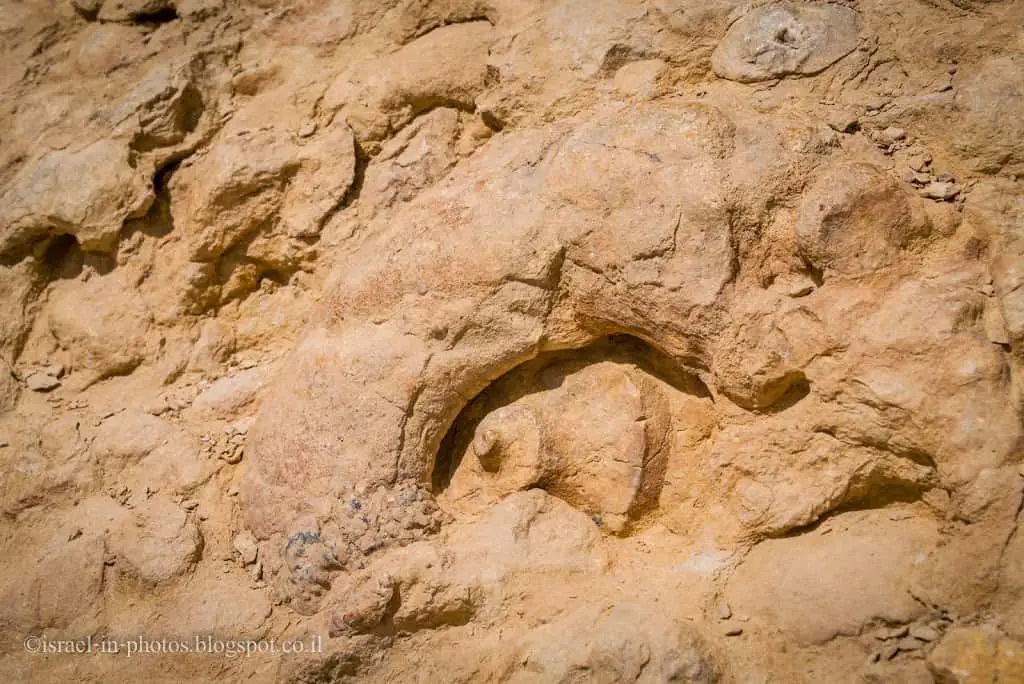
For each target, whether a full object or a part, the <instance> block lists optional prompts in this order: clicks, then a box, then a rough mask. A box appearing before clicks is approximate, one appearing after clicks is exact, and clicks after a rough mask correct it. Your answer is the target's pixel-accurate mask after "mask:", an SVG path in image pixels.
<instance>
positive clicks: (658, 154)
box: [243, 102, 831, 538]
mask: <svg viewBox="0 0 1024 684" xmlns="http://www.w3.org/2000/svg"><path fill="white" fill-rule="evenodd" d="M829 135H831V133H829V132H827V131H823V130H822V128H821V127H819V126H814V125H800V124H799V122H795V121H793V120H792V119H789V118H787V119H785V120H777V119H770V118H766V117H762V116H749V117H747V118H741V115H739V114H735V115H733V118H732V119H730V118H728V117H726V116H725V115H724V114H723V113H722V111H721V110H719V109H717V108H715V107H712V106H709V105H706V104H703V103H694V102H675V103H667V104H661V105H650V106H643V107H633V108H629V109H624V108H619V107H614V108H608V109H605V110H602V111H600V112H599V113H598V114H597V115H596V116H594V117H592V118H589V119H585V120H577V121H572V122H569V123H566V124H559V125H555V126H552V127H550V128H546V129H540V130H527V131H523V132H517V133H511V134H502V135H500V136H498V137H497V138H496V139H495V140H494V141H492V142H491V143H490V144H489V145H488V146H487V147H486V148H484V149H483V150H481V151H480V152H479V153H477V155H475V156H474V157H473V158H472V159H471V160H469V161H468V162H467V163H466V164H464V165H463V166H462V167H460V168H459V169H457V170H456V171H455V172H454V173H453V174H452V175H450V176H449V177H448V178H446V179H445V180H444V181H442V182H441V183H439V184H438V185H437V186H435V187H433V188H432V189H431V190H429V191H427V192H425V193H423V194H422V195H421V196H420V197H418V198H417V199H416V200H414V201H413V202H411V203H409V204H408V205H406V206H405V207H404V208H403V209H402V210H401V211H400V212H398V213H397V214H396V215H395V216H393V217H391V219H390V223H383V222H381V223H378V224H375V225H371V226H370V227H369V228H368V229H367V230H365V231H364V232H363V233H362V234H361V235H363V236H365V237H363V238H362V239H361V240H359V241H353V243H350V245H348V246H347V247H346V250H345V251H344V253H343V254H342V255H341V257H340V261H339V264H338V268H337V271H336V274H335V277H334V279H333V281H332V283H331V285H330V286H329V290H328V294H327V296H326V297H325V301H324V303H323V306H322V309H321V314H320V319H319V320H318V321H317V322H316V323H315V325H313V326H312V328H311V329H310V331H309V333H308V334H307V336H306V338H305V339H304V341H303V342H302V343H301V344H300V345H299V346H298V348H297V349H296V350H295V351H294V353H293V355H292V357H291V359H290V363H289V364H288V372H286V373H285V374H283V375H282V377H280V379H279V380H278V382H277V385H276V389H275V393H274V394H273V395H272V396H271V398H270V400H269V401H268V402H266V404H265V405H264V407H263V409H262V412H261V415H260V419H259V420H258V421H257V425H256V426H255V427H254V428H253V430H252V431H250V434H249V445H248V453H249V454H250V455H251V459H250V467H249V470H248V474H247V480H246V485H245V487H244V488H243V496H244V505H245V510H246V521H247V524H248V525H249V527H250V528H251V529H253V531H254V532H255V533H256V534H257V535H258V536H260V537H261V538H269V537H270V536H271V535H274V534H279V533H280V534H290V533H291V532H294V531H295V530H297V529H306V528H315V527H316V526H317V524H318V522H317V521H322V520H323V519H325V518H329V517H330V516H331V515H332V513H331V510H332V505H333V504H332V502H333V500H334V499H335V493H336V492H337V491H340V490H342V489H344V487H346V486H348V485H350V484H351V483H356V482H363V483H367V484H368V485H389V484H393V483H395V482H396V481H399V480H405V479H412V480H419V481H427V480H429V478H430V476H431V472H432V469H433V459H434V457H435V454H436V453H437V449H438V446H439V444H440V442H441V440H442V438H443V436H444V435H445V433H446V431H447V430H448V428H449V426H450V425H451V423H452V421H453V420H454V419H455V417H456V416H457V415H458V413H459V411H460V410H461V409H462V408H463V406H464V405H465V404H466V402H467V401H468V400H469V398H470V397H473V396H476V395H477V394H478V393H479V392H480V391H482V390H483V389H484V388H485V387H487V386H488V384H490V383H491V382H492V381H494V380H495V379H496V378H499V377H501V376H502V375H503V374H505V373H507V372H508V371H510V370H511V369H513V368H515V367H517V366H518V365H520V364H522V363H523V362H525V361H527V360H529V359H532V358H534V357H536V356H537V355H538V354H539V353H541V352H544V351H550V350H558V349H574V348H580V347H583V346H586V345H588V344H590V343H591V342H593V341H594V340H596V339H599V338H601V337H604V336H607V335H609V334H614V333H620V332H624V333H628V334H631V335H633V336H635V337H638V338H640V339H642V340H645V341H647V342H649V343H650V344H652V345H653V346H654V347H656V348H658V349H660V350H662V351H663V352H664V353H665V354H667V355H668V356H669V357H671V358H672V359H674V361H675V362H676V363H678V364H680V365H683V366H687V367H689V368H692V369H694V370H695V372H697V373H698V375H702V376H703V378H702V379H704V380H705V381H706V382H708V384H709V385H713V384H714V383H713V382H712V381H714V380H715V379H716V376H715V373H716V366H718V365H720V364H719V360H718V359H716V357H715V353H714V348H715V345H716V344H717V342H715V340H716V339H717V338H719V337H721V336H722V331H723V330H726V329H727V326H728V324H729V319H728V307H729V302H730V299H731V292H730V290H731V288H730V287H729V284H730V282H731V281H732V280H733V279H734V277H735V275H736V270H737V263H738V261H739V260H740V257H741V253H742V252H743V251H744V250H745V249H747V248H748V246H747V245H745V244H744V240H751V239H754V238H755V236H754V235H752V229H751V227H750V225H751V224H750V222H748V223H747V224H746V226H745V227H744V228H743V231H741V232H737V231H736V230H734V228H733V226H734V224H737V222H741V223H742V221H749V220H748V219H744V218H743V217H749V216H754V217H756V216H758V215H761V214H763V210H764V207H765V206H766V204H768V203H769V202H770V201H772V198H773V197H777V196H779V195H783V194H794V193H795V192H796V189H797V188H798V187H800V184H801V183H802V182H803V178H802V176H803V175H804V174H805V173H806V170H807V169H808V168H811V167H813V166H814V165H816V164H817V163H819V162H820V161H821V159H822V158H823V157H824V156H825V155H827V154H828V153H829V152H831V146H830V144H829V142H828V136H829ZM736 150H742V153H738V152H736ZM726 349H728V347H727V346H726ZM729 353H731V352H729ZM778 370H779V372H778V374H777V375H778V377H780V378H786V377H800V376H799V374H798V373H796V374H794V373H791V372H790V371H791V370H792V369H790V368H787V367H784V365H783V367H781V368H779V369H778ZM718 380H721V378H718Z"/></svg>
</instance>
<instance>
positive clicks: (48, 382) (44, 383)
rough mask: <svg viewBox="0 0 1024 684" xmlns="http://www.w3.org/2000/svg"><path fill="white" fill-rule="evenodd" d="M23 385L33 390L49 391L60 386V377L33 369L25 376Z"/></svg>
mask: <svg viewBox="0 0 1024 684" xmlns="http://www.w3.org/2000/svg"><path fill="white" fill-rule="evenodd" d="M25 386H26V387H28V388H29V389H30V390H32V391H33V392H49V391H50V390H54V389H57V388H58V387H60V379H59V378H56V377H54V376H52V375H50V374H49V373H44V372H41V371H35V372H32V373H29V374H28V375H27V376H26V377H25Z"/></svg>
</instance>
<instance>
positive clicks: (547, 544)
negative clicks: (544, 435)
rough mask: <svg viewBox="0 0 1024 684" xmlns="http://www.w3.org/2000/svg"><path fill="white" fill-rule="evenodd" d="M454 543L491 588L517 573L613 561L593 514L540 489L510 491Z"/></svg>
mask: <svg viewBox="0 0 1024 684" xmlns="http://www.w3.org/2000/svg"><path fill="white" fill-rule="evenodd" d="M451 543H452V547H453V548H455V549H458V553H459V555H460V556H462V557H464V558H466V559H467V560H469V559H472V562H471V563H468V564H467V567H468V568H469V569H471V570H472V571H473V573H474V574H476V575H477V577H478V580H479V581H480V582H482V583H483V584H484V585H485V586H487V585H489V584H490V583H493V582H496V581H498V580H500V579H501V578H503V577H506V576H508V575H510V574H514V573H531V572H540V573H546V572H547V573H550V572H576V573H585V572H594V571H600V570H601V569H602V568H604V567H606V565H607V563H608V558H607V554H606V553H605V551H604V550H603V549H602V547H601V534H600V532H599V531H598V529H597V526H596V525H594V523H593V521H592V520H591V519H590V517H589V516H587V515H586V514H584V513H582V512H580V511H577V510H574V509H573V508H572V507H570V506H569V505H568V504H566V503H564V502H562V501H561V500H559V499H556V498H554V497H553V496H551V495H549V494H546V493H544V492H543V491H541V490H539V489H531V490H528V491H525V492H518V493H515V494H511V495H509V496H508V497H506V498H505V499H504V500H503V501H502V502H501V503H499V504H498V505H497V506H495V507H494V508H492V509H491V511H490V512H489V513H488V515H487V517H486V518H485V519H484V520H482V521H481V522H480V523H479V524H477V525H475V526H473V527H471V528H468V529H466V530H465V531H462V532H459V533H458V535H457V536H456V538H454V539H453V540H452V542H451Z"/></svg>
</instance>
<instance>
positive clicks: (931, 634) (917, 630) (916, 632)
mask: <svg viewBox="0 0 1024 684" xmlns="http://www.w3.org/2000/svg"><path fill="white" fill-rule="evenodd" d="M910 636H912V637H914V638H915V639H918V640H920V641H926V642H927V641H935V640H936V639H938V638H939V632H938V631H937V630H936V629H935V628H934V627H929V626H928V625H914V626H913V627H911V628H910Z"/></svg>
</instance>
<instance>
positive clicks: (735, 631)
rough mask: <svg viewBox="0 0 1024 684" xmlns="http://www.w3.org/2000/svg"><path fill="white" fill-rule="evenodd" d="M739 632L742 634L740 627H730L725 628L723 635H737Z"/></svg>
mask: <svg viewBox="0 0 1024 684" xmlns="http://www.w3.org/2000/svg"><path fill="white" fill-rule="evenodd" d="M740 634H743V628H742V627H730V628H728V629H727V630H725V636H739V635H740Z"/></svg>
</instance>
